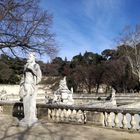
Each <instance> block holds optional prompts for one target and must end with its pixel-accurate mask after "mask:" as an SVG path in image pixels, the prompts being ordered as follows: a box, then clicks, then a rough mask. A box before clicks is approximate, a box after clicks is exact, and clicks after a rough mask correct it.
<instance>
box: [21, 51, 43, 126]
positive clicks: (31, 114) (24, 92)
mask: <svg viewBox="0 0 140 140" xmlns="http://www.w3.org/2000/svg"><path fill="white" fill-rule="evenodd" d="M41 78H42V73H41V70H40V66H39V65H38V64H37V63H36V62H35V54H33V53H30V54H29V55H28V58H27V63H26V65H25V66H24V74H23V77H22V80H21V82H20V92H19V94H20V98H22V99H23V106H24V118H23V119H22V120H21V121H20V124H21V125H25V126H31V125H33V124H34V123H35V122H37V117H36V96H37V86H36V85H37V84H38V83H39V82H40V81H41Z"/></svg>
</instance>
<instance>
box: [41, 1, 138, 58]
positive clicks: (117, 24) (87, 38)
mask: <svg viewBox="0 0 140 140" xmlns="http://www.w3.org/2000/svg"><path fill="white" fill-rule="evenodd" d="M41 7H42V8H43V9H46V10H48V11H49V12H51V13H52V14H53V17H54V18H53V29H52V30H53V32H55V33H56V41H57V43H58V44H59V47H60V51H59V54H58V56H60V57H62V58H64V57H65V56H66V57H67V58H68V59H69V60H70V59H71V58H72V57H73V56H74V55H77V54H79V53H80V52H81V53H84V52H85V51H92V52H94V53H101V52H102V51H103V50H105V49H109V48H114V47H115V43H114V39H115V38H116V37H117V36H118V35H119V33H120V32H121V31H122V29H123V28H124V27H125V26H126V25H132V26H134V25H136V24H139V21H140V8H139V7H140V0H41Z"/></svg>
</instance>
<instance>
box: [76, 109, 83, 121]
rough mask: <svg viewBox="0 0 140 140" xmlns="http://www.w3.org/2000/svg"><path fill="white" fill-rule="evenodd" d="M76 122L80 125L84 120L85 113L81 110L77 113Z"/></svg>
mask: <svg viewBox="0 0 140 140" xmlns="http://www.w3.org/2000/svg"><path fill="white" fill-rule="evenodd" d="M76 120H77V122H79V123H82V122H83V120H84V116H83V112H82V111H81V110H78V111H77V115H76Z"/></svg>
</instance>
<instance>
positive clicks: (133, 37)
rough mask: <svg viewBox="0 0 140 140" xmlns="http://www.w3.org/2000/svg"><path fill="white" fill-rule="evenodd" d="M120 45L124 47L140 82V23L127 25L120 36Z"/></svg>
mask: <svg viewBox="0 0 140 140" xmlns="http://www.w3.org/2000/svg"><path fill="white" fill-rule="evenodd" d="M118 41H119V45H122V46H123V47H124V52H125V55H126V56H127V58H128V61H129V63H130V66H131V69H132V72H133V74H135V75H136V76H137V77H138V79H139V82H140V25H137V26H135V27H130V26H128V27H126V28H125V29H124V30H123V32H122V34H121V35H120V37H119V38H118Z"/></svg>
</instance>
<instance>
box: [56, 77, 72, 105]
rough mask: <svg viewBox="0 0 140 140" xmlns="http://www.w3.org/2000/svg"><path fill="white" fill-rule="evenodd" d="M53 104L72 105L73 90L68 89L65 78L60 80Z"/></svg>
mask: <svg viewBox="0 0 140 140" xmlns="http://www.w3.org/2000/svg"><path fill="white" fill-rule="evenodd" d="M54 102H56V103H60V104H66V105H72V104H73V103H74V100H73V90H72V91H71V90H69V89H68V87H67V82H66V77H64V78H63V79H62V80H60V83H59V88H58V90H56V91H55V92H54Z"/></svg>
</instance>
